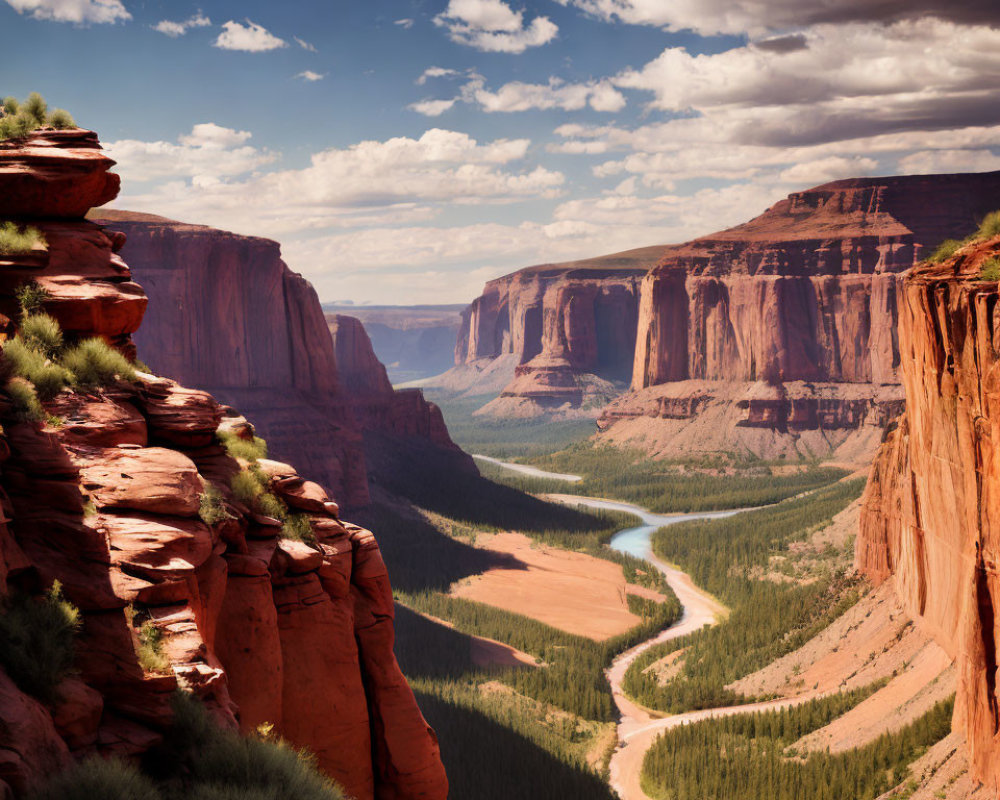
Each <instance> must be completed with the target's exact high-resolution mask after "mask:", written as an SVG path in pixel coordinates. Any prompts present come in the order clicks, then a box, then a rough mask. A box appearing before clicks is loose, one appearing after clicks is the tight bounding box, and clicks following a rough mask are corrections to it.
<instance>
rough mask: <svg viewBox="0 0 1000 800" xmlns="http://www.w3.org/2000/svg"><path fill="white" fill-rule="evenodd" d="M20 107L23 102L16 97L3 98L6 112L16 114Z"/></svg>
mask: <svg viewBox="0 0 1000 800" xmlns="http://www.w3.org/2000/svg"><path fill="white" fill-rule="evenodd" d="M20 107H21V103H20V101H19V100H18V99H17V98H16V97H10V96H7V97H5V98H4V99H3V110H4V113H6V114H16V113H17V110H18V109H19V108H20Z"/></svg>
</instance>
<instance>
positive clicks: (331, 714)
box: [0, 133, 447, 800]
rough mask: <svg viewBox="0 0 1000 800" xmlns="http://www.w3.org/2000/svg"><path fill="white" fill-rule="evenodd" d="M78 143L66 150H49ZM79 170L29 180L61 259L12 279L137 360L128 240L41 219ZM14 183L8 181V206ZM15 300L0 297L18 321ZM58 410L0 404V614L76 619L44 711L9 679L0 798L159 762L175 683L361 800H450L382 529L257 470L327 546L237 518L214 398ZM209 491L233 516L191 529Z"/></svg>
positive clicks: (243, 514)
mask: <svg viewBox="0 0 1000 800" xmlns="http://www.w3.org/2000/svg"><path fill="white" fill-rule="evenodd" d="M81 135H83V134H81ZM87 136H88V141H89V140H90V138H89V135H87ZM36 138H42V139H44V138H46V135H45V134H44V133H43V134H39V135H38V136H37V137H36ZM64 141H73V140H72V139H67V138H66V137H63V136H62V135H60V136H56V137H53V138H52V139H51V140H49V144H47V145H46V146H51V147H57V146H58V144H59V142H64ZM93 141H94V142H95V148H91V150H92V154H93V155H92V157H93V158H94V159H95V163H96V164H98V165H103V167H102V168H103V169H104V170H105V171H106V169H107V166H110V165H109V164H107V159H105V158H104V157H103V156H102V155H100V153H99V151H97V150H96V139H93ZM81 158H82V157H81V156H80V155H79V154H78V153H74V152H72V151H69V152H68V154H67V157H66V164H65V169H64V170H63V171H62V172H61V170H62V169H63V168H62V167H61V166H60V163H59V159H58V158H57V157H54V156H52V155H51V154H50V156H49V158H48V160H47V161H46V162H45V163H46V167H45V170H44V171H43V172H40V173H39V178H38V181H39V185H38V186H35V185H33V184H32V183H31V173H30V171H29V172H28V173H25V172H24V170H23V169H22V170H19V171H18V173H17V181H18V183H17V187H18V191H21V190H22V189H23V190H24V192H25V196H26V197H29V198H33V199H32V202H33V205H32V206H31V213H32V215H33V216H34V217H37V218H41V221H40V222H39V225H40V226H41V227H44V229H45V231H46V232H47V234H48V235H50V239H49V243H50V248H49V251H48V252H47V253H46V252H45V251H44V250H43V249H41V248H39V249H37V250H36V252H33V253H31V254H29V255H27V256H22V257H18V258H12V259H11V263H5V264H4V265H5V266H7V267H9V269H5V270H4V271H3V272H4V274H10V273H12V272H13V271H14V269H11V268H15V269H16V270H17V274H18V276H19V277H20V281H19V282H23V281H24V280H31V279H37V280H38V282H39V283H41V284H43V285H44V286H46V287H47V288H49V290H50V293H51V296H50V298H49V299H48V300H47V301H46V302H45V303H44V310H45V311H46V312H47V313H49V314H51V315H52V316H54V317H55V318H56V319H57V320H59V321H60V323H61V324H62V326H63V328H64V330H66V331H67V333H68V334H70V335H79V336H93V335H100V336H103V337H104V338H105V339H106V340H108V341H110V342H113V343H114V344H116V345H118V346H119V347H120V348H121V349H122V350H124V351H125V352H129V351H130V350H131V345H130V341H129V334H130V333H131V332H133V331H134V330H135V329H136V328H137V327H138V325H139V322H140V321H141V318H142V309H143V308H144V306H145V302H146V298H145V295H144V294H143V292H142V290H141V289H140V288H139V287H138V286H137V285H136V284H134V283H132V282H131V281H130V272H129V269H128V267H127V266H126V265H125V263H124V262H123V261H122V259H121V258H120V257H119V256H118V255H117V254H116V253H117V251H118V250H119V249H120V248H121V247H122V245H123V244H124V237H123V236H122V235H121V234H119V233H114V232H111V231H109V230H106V229H104V228H102V227H100V226H98V225H95V224H93V223H88V222H84V221H82V220H80V219H71V218H66V217H65V216H63V215H69V214H72V215H82V214H83V213H84V211H86V208H83V207H82V201H80V202H79V203H77V204H76V205H70V204H67V203H66V202H64V200H63V199H61V198H58V197H56V198H55V199H54V200H53V202H52V204H51V205H50V206H46V205H45V198H46V197H47V196H48V192H49V191H50V190H53V189H52V187H65V186H69V187H70V189H69V190H68V192H69V195H70V197H74V196H76V195H75V194H74V191H73V190H72V189H73V187H74V186H75V184H74V182H73V176H75V175H78V174H84V175H89V174H90V171H88V170H86V169H84V170H82V171H81V170H80V160H81ZM2 162H3V157H2V156H0V163H2ZM6 180H7V174H6V173H5V172H4V170H3V168H2V167H0V197H4V198H8V199H9V198H10V197H11V192H10V191H8V187H7V184H6V183H5V181H6ZM53 191H54V190H53ZM79 191H80V195H81V196H84V195H85V196H88V197H90V198H91V199H92V200H93V199H94V198H98V199H99V198H102V197H104V195H103V194H101V193H100V192H98V193H96V194H95V193H90V194H87V191H89V190H85V187H81V188H80V190H79ZM105 199H108V198H105ZM7 280H8V281H11V282H13V279H12V278H8V279H7ZM13 288H15V287H14V286H13V285H8V284H7V283H5V284H4V285H3V286H2V287H0V302H2V303H4V304H5V305H4V308H8V309H10V308H12V306H13V299H12V295H11V292H12V291H13ZM291 296H292V292H291V291H287V292H286V297H291ZM10 319H11V320H13V319H15V317H14V316H13V314H11V315H10ZM320 321H321V322H322V318H320ZM10 325H13V323H9V325H8V329H9V327H10ZM241 368H243V367H241V366H240V365H235V366H234V367H233V369H237V370H238V369H241ZM322 379H323V378H322V376H320V377H318V378H317V380H322ZM46 410H47V411H48V412H49V413H50V414H52V415H55V416H56V417H58V418H60V419H61V422H60V424H58V425H56V426H52V425H44V426H43V425H41V424H39V423H34V422H25V421H17V419H16V418H15V417H14V416H13V415H12V414H11V405H10V402H9V401H8V400H7V398H6V397H3V396H2V395H0V418H2V419H3V424H4V426H3V431H2V435H0V508H2V517H0V598H6V597H8V596H9V595H11V594H13V593H17V592H25V591H27V592H37V591H39V590H41V589H43V588H46V587H48V586H49V585H50V584H51V583H52V582H53V581H55V580H58V581H60V582H61V584H62V586H63V588H64V592H65V595H66V597H67V598H68V599H69V600H70V601H71V602H73V603H74V604H75V605H76V606H78V607H79V609H80V611H81V612H82V631H81V634H80V635H79V637H78V646H77V654H76V669H77V674H76V675H74V676H73V677H71V678H68V679H67V680H65V681H64V682H63V683H62V684H61V685H60V686H59V687H58V690H57V693H56V695H57V696H56V699H55V700H53V701H51V702H50V703H48V704H46V703H43V702H41V701H40V700H37V699H35V698H33V697H30V696H28V695H27V694H25V693H24V692H23V691H21V690H20V689H19V688H18V687H17V686H16V685H15V684H14V683H13V682H12V681H11V680H10V679H9V677H8V676H7V675H5V674H4V673H3V671H2V670H0V796H5V795H6V794H7V790H8V789H11V790H13V792H14V793H15V796H17V795H20V794H22V793H24V792H26V791H28V790H30V788H31V787H32V786H34V785H36V784H37V783H38V782H39V781H40V780H42V779H43V778H45V777H47V776H48V775H50V774H52V773H53V772H54V771H56V770H58V769H59V768H61V767H62V766H65V765H66V764H67V763H68V762H69V761H70V760H71V759H72V758H73V757H81V756H84V755H88V754H93V753H99V754H102V755H119V756H123V757H128V756H132V755H137V754H140V753H142V752H144V751H146V750H147V749H149V748H150V747H151V746H153V745H155V744H156V743H157V742H158V741H159V740H160V739H161V738H162V735H163V732H164V731H165V730H166V729H167V728H168V727H169V725H170V723H171V718H172V712H171V710H170V706H169V698H170V696H171V694H172V693H173V692H174V691H175V690H176V689H177V687H178V686H179V685H181V684H183V685H184V686H186V687H187V688H189V689H190V690H191V691H193V692H194V693H196V694H197V695H199V696H200V697H201V698H202V699H203V700H204V701H205V703H206V704H207V705H208V706H209V707H210V708H211V709H213V710H214V712H215V715H216V717H217V718H218V719H219V720H220V721H222V722H223V723H224V724H229V725H234V726H235V725H237V724H238V725H240V726H241V727H242V728H244V729H245V730H249V729H252V728H253V727H254V726H255V725H257V724H259V723H262V722H265V721H266V722H270V723H273V724H275V725H276V727H277V729H278V731H280V733H281V734H282V735H283V736H285V737H286V738H287V739H289V740H290V741H292V742H293V743H294V744H296V745H298V746H301V747H306V748H308V749H310V750H312V751H313V752H315V753H316V756H317V760H318V763H319V765H320V766H321V768H322V769H324V770H325V771H326V772H327V773H329V774H330V775H331V776H332V777H334V778H335V779H336V780H338V781H339V782H340V783H341V784H342V785H343V786H344V787H345V789H346V790H347V792H348V793H349V794H350V795H351V796H352V797H356V798H359V800H365V799H366V798H372V799H374V798H376V797H377V798H387V799H391V800H396V799H397V798H399V799H400V800H401V799H402V798H439V799H440V800H444V798H445V797H446V796H447V780H446V778H445V776H444V771H443V768H442V766H441V762H440V758H439V754H438V749H437V743H436V739H435V737H434V734H433V732H432V731H431V730H430V729H429V728H428V727H427V724H426V722H425V721H424V720H423V718H422V716H421V715H420V712H419V710H418V708H417V706H416V703H415V701H414V698H413V694H412V692H411V691H410V689H409V687H408V686H407V684H406V681H405V679H404V678H403V676H402V674H401V673H400V671H399V668H398V666H397V665H396V661H395V658H394V656H393V653H392V646H393V627H392V618H393V602H392V595H391V591H390V587H389V580H388V576H387V574H386V570H385V566H384V564H383V563H382V560H381V557H380V555H379V550H378V545H377V543H376V542H375V539H374V537H373V536H372V534H371V533H370V532H368V531H365V530H363V529H361V528H358V527H357V526H354V525H351V524H349V523H346V522H343V521H342V520H341V519H340V514H339V508H338V506H337V504H336V503H335V502H333V501H332V500H331V499H330V498H329V497H328V496H327V494H326V492H325V490H324V489H323V488H321V487H320V486H319V485H318V484H315V483H312V482H310V481H306V480H304V479H303V478H301V477H299V475H298V474H297V473H296V471H295V469H294V468H292V467H290V466H288V465H287V464H283V463H281V462H276V461H267V460H261V461H259V463H258V468H259V470H260V471H261V474H262V475H264V479H265V480H266V482H267V485H268V486H269V487H270V490H271V491H273V492H274V493H275V494H276V495H277V496H278V497H279V498H280V499H281V500H282V501H283V502H284V503H285V505H286V506H287V507H288V508H289V509H290V510H291V511H292V512H294V513H297V514H301V515H302V519H303V520H304V521H305V522H306V523H307V524H308V527H309V529H310V531H311V534H312V536H313V537H315V540H316V543H315V544H314V545H310V544H306V543H304V542H302V541H295V540H291V539H289V538H286V537H285V536H283V535H282V529H281V526H280V523H278V522H277V521H276V520H274V519H271V518H269V517H265V516H261V515H260V514H259V513H254V512H253V511H252V510H251V509H249V508H247V507H246V506H245V505H243V504H242V503H241V502H240V501H239V499H238V498H237V497H236V496H235V495H234V493H233V492H232V491H231V489H230V481H231V479H232V477H233V475H235V474H236V473H237V472H239V471H240V470H242V469H245V468H246V464H245V463H241V462H240V461H238V460H236V459H234V458H233V457H231V456H230V455H229V454H228V453H227V451H226V450H225V449H224V448H223V447H222V445H221V444H220V442H219V440H218V439H217V437H216V431H217V429H219V428H220V427H221V428H223V429H225V430H226V431H228V432H229V433H230V434H232V435H233V436H236V437H243V438H246V437H249V436H251V435H252V432H253V429H252V427H251V426H250V425H249V423H247V422H246V420H245V419H244V418H242V417H240V416H238V415H237V414H236V413H235V412H233V411H231V410H228V409H226V408H224V407H222V406H220V405H219V404H218V403H217V402H216V400H215V399H214V398H213V397H212V396H211V395H209V394H208V393H206V392H203V391H195V390H191V389H185V388H183V387H181V386H180V385H178V384H177V383H175V382H173V381H171V380H167V379H164V378H157V377H154V376H152V375H145V374H142V375H140V379H139V380H138V382H137V383H134V384H132V383H126V382H121V383H119V384H117V385H116V386H115V387H113V388H110V389H106V390H101V391H95V392H88V393H79V392H70V391H64V392H62V393H60V394H59V395H58V396H57V397H56V398H55V399H54V400H52V401H50V402H49V403H47V404H46ZM210 486H212V487H215V489H216V490H217V491H218V492H219V493H221V496H222V502H223V505H224V509H225V512H226V514H225V518H221V519H220V520H219V521H217V522H215V523H214V524H206V522H204V521H202V519H201V518H200V516H199V508H200V505H201V497H202V494H203V493H204V492H205V491H206V490H207V489H208V487H210ZM143 624H145V625H147V626H149V625H152V626H153V627H154V628H155V629H156V630H157V631H158V632H159V634H160V635H161V636H162V645H163V655H164V656H165V657H166V659H167V661H168V667H167V668H165V669H162V670H159V669H158V670H157V671H155V672H150V671H148V670H146V669H144V668H143V666H141V664H140V659H139V656H138V648H139V642H140V626H141V625H143Z"/></svg>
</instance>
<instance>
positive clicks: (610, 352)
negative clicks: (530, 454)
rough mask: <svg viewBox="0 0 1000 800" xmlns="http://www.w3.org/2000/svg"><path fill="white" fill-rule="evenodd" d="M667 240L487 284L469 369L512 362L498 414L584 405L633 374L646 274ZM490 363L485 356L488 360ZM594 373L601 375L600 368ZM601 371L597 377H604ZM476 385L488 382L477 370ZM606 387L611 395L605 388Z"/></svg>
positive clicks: (470, 336)
mask: <svg viewBox="0 0 1000 800" xmlns="http://www.w3.org/2000/svg"><path fill="white" fill-rule="evenodd" d="M662 252H663V248H662V247H659V248H643V249H640V250H633V251H628V252H626V253H620V254H617V255H612V256H605V257H602V258H596V259H590V260H588V261H580V262H571V263H567V264H547V265H544V266H540V267H529V268H528V269H524V270H521V271H520V272H515V273H514V274H512V275H508V276H506V277H503V278H498V279H497V280H494V281H490V282H489V283H488V284H486V289H485V290H484V292H483V294H482V295H481V296H480V297H478V298H477V299H476V300H475V301H473V303H472V305H470V306H469V307H468V308H467V309H466V310H465V312H463V314H462V328H461V330H460V331H459V338H458V344H457V346H456V348H455V363H456V364H457V365H458V368H457V371H458V372H459V373H471V374H472V375H473V376H475V375H476V373H479V372H483V371H484V370H485V371H486V372H487V374H489V375H490V377H491V378H492V379H494V380H495V376H494V375H492V374H491V373H492V371H491V370H488V369H487V366H486V365H487V364H495V363H500V364H502V365H503V366H504V370H503V378H505V380H504V381H502V382H503V383H506V384H507V385H506V387H505V388H504V389H503V392H502V398H504V399H505V400H506V401H504V400H502V401H501V402H499V403H495V404H493V405H492V407H491V409H490V410H491V411H494V412H495V413H498V414H508V413H515V414H516V413H519V412H521V411H523V410H524V409H525V408H527V409H529V410H530V409H531V408H532V407H535V408H537V409H539V410H544V409H553V408H558V407H560V406H563V405H565V404H568V405H570V406H579V405H580V404H581V403H582V402H583V401H584V398H585V397H591V396H594V395H595V394H597V395H600V396H604V395H607V394H608V392H610V393H611V394H612V395H613V394H616V393H617V391H616V390H614V389H613V383H615V382H617V383H618V384H619V390H620V384H621V383H622V382H627V381H628V380H629V378H630V376H631V365H632V360H633V354H634V352H635V332H636V324H637V321H638V309H639V281H640V279H641V278H642V276H643V275H644V274H645V273H646V270H647V269H648V268H649V267H650V266H652V264H654V263H655V262H656V259H657V258H658V257H659V255H660V254H661V253H662ZM484 362H485V363H484ZM591 376H593V377H591ZM595 378H596V380H595ZM456 380H460V376H451V377H450V382H451V383H449V380H446V381H445V382H444V384H443V385H445V386H448V385H451V384H453V383H454V382H455V381H456ZM470 386H471V388H469V387H467V388H468V391H469V393H470V394H472V393H475V392H476V391H477V389H478V390H479V391H482V390H483V389H486V390H488V389H489V384H488V383H487V384H484V382H482V381H477V380H475V378H474V377H473V380H472V381H471V384H470ZM602 392H603V394H602Z"/></svg>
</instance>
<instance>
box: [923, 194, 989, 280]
mask: <svg viewBox="0 0 1000 800" xmlns="http://www.w3.org/2000/svg"><path fill="white" fill-rule="evenodd" d="M996 236H1000V210H998V211H992V212H990V213H989V214H987V215H986V216H985V217H983V221H982V222H981V223H980V224H979V227H978V228H977V229H976V231H975V232H974V233H970V234H969V235H968V236H966V237H965V238H964V239H945V240H944V241H943V242H941V244H939V245H938V246H937V248H936V249H935V250H934V252H933V253H931V255H930V257H929V258H928V259H927V260H928V261H930V262H931V263H932V264H941V263H943V262H945V261H947V260H948V259H949V258H951V257H952V256H953V255H955V253H957V252H958V251H959V250H961V249H962V248H963V247H965V246H966V245H967V244H972V243H973V242H982V241H987V240H989V239H993V238H994V237H996ZM983 280H996V278H983Z"/></svg>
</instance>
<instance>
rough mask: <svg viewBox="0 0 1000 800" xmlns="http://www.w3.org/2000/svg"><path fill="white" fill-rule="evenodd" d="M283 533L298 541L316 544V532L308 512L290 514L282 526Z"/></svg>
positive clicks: (287, 537) (286, 536)
mask: <svg viewBox="0 0 1000 800" xmlns="http://www.w3.org/2000/svg"><path fill="white" fill-rule="evenodd" d="M281 535H282V536H284V537H285V538H286V539H294V540H295V541H296V542H305V543H306V544H316V533H315V532H314V531H313V528H312V523H310V522H309V515H308V514H289V515H288V519H286V520H285V523H284V525H282V526H281Z"/></svg>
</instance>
